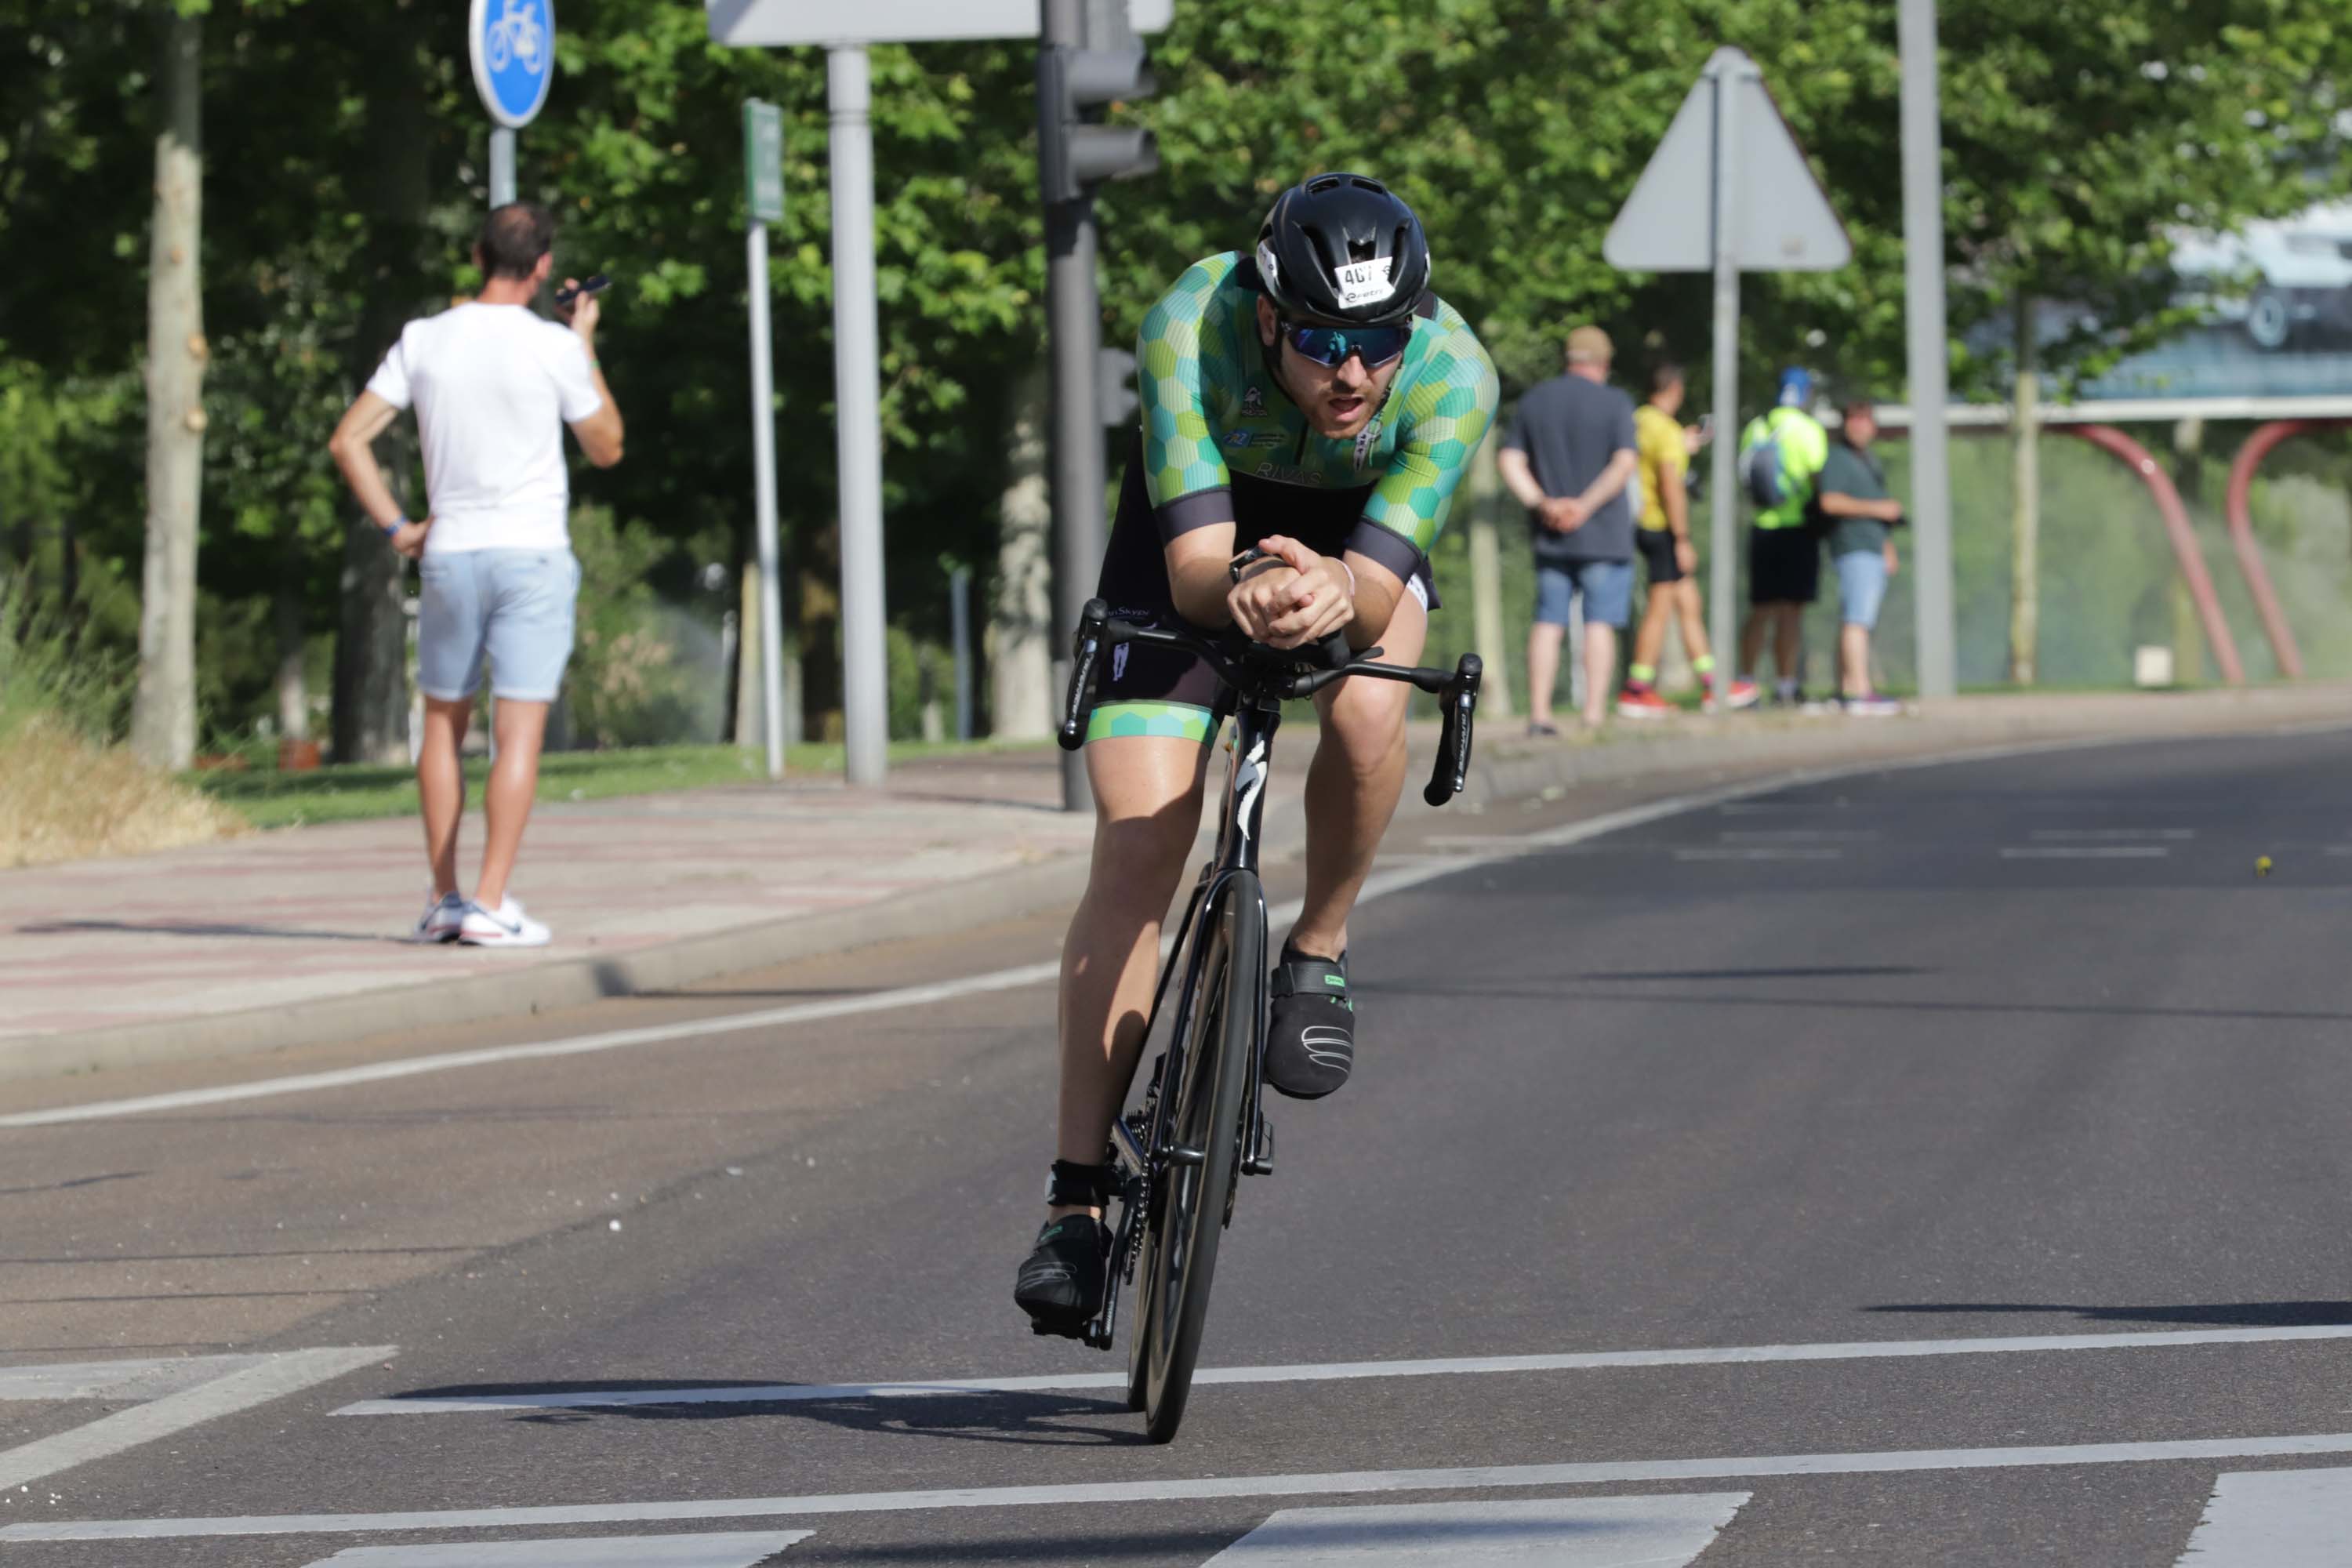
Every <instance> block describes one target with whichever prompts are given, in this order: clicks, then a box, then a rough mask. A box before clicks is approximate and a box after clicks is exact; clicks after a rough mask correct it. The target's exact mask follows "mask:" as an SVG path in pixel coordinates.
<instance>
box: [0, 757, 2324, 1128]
mask: <svg viewBox="0 0 2352 1568" xmlns="http://www.w3.org/2000/svg"><path fill="white" fill-rule="evenodd" d="M2343 727H2344V726H2342V725H2340V724H2334V723H2330V724H2326V725H2316V726H2307V727H2306V728H2307V729H2308V730H2309V731H2311V732H2313V733H2317V732H2320V731H2335V730H2337V729H2341V728H2343ZM2281 732H2283V733H2301V732H2303V731H2281ZM2146 740H2147V737H2146V736H2129V735H2125V736H2109V735H2095V736H2090V737H2087V738H2081V739H2075V740H2068V741H2039V742H2027V743H2023V744H2019V745H2005V746H1985V747H1980V748H1978V749H1976V750H1973V751H1965V752H1946V753H1944V754H1942V755H1940V756H1930V757H1906V758H1901V759H1898V760H1893V761H1878V762H1869V763H1849V764H1846V765H1843V766H1840V767H1831V768H1813V769H1801V770H1797V771H1795V772H1791V773H1781V774H1779V775H1777V776H1775V777H1771V778H1764V779H1753V780H1749V781H1748V782H1746V783H1742V784H1727V785H1726V786H1724V787H1723V788H1721V789H1714V790H1706V791H1702V792H1700V793H1698V794H1695V795H1674V796H1670V797H1668V798H1666V799H1664V800H1659V801H1654V802H1652V803H1651V804H1649V805H1640V806H1633V807H1631V808H1629V809H1627V810H1624V811H1612V812H1608V813H1604V814H1603V815H1601V816H1593V817H1587V818H1585V819H1584V820H1582V821H1580V822H1570V823H1564V824H1562V825H1561V826H1558V827H1553V828H1549V829H1546V830H1545V831H1543V832H1541V833H1530V834H1527V835H1524V836H1522V837H1517V838H1515V839H1513V840H1511V841H1510V845H1509V847H1507V848H1502V849H1498V850H1496V852H1495V853H1493V854H1490V855H1465V856H1463V857H1461V858H1449V859H1446V860H1444V861H1442V862H1437V863H1432V864H1429V865H1423V866H1410V867H1401V868H1396V869H1394V870H1391V871H1389V872H1385V873H1382V872H1378V871H1376V872H1374V873H1373V875H1372V876H1371V877H1370V879H1368V880H1367V881H1366V882H1365V884H1364V889H1363V891H1362V892H1360V894H1358V895H1357V898H1356V902H1357V903H1358V904H1359V905H1362V904H1366V903H1370V901H1371V900H1374V899H1380V898H1385V897H1387V896H1388V895H1390V894H1391V893H1399V892H1402V891H1404V890H1405V889H1409V888H1417V887H1419V886H1421V885H1422V884H1423V882H1428V881H1433V880H1434V879H1437V878H1439V877H1453V876H1460V875H1462V874H1463V873H1465V872H1467V871H1472V870H1475V869H1476V868H1479V867H1480V866H1485V865H1493V864H1496V863H1498V862H1500V861H1504V860H1510V859H1517V858H1520V857H1523V856H1526V855H1529V854H1534V853H1538V852H1540V851H1542V850H1546V849H1557V848H1561V847H1566V846H1568V845H1571V844H1581V843H1583V842H1584V841H1585V840H1586V839H1589V838H1599V837H1605V836H1606V835H1608V834H1612V833H1616V832H1620V831H1622V830H1623V829H1625V828H1628V827H1639V826H1643V824H1645V823H1652V822H1657V821H1661V820H1663V819H1664V818H1666V817H1670V816H1681V815H1683V814H1684V813H1685V812H1693V811H1705V810H1708V809H1711V808H1718V807H1719V808H1721V809H1723V810H1726V811H1733V810H1738V809H1740V807H1739V806H1738V805H1737V803H1738V802H1741V801H1746V800H1748V799H1749V798H1750V797H1752V796H1756V795H1776V794H1779V793H1780V791H1783V790H1790V789H1803V788H1806V787H1809V786H1811V785H1813V784H1827V783H1832V782H1834V781H1836V780H1839V779H1847V778H1861V777H1864V776H1871V775H1877V774H1885V773H1912V772H1916V771H1919V770H1922V769H1927V768H1939V767H1957V766H1961V765H1964V764H1967V763H1980V762H1992V761H1998V760H2000V759H2002V758H2009V757H2025V756H2038V755H2041V754H2043V753H2045V752H2074V751H2085V750H2089V749H2091V748H2094V747H2098V746H2113V745H2126V744H2131V743H2134V742H2144V741H2146ZM1756 809H1774V810H1779V809H1808V810H1810V809H1814V808H1813V807H1812V806H1811V805H1803V806H1801V807H1800V806H1797V805H1787V806H1782V805H1773V806H1770V807H1757V808H1756ZM1298 907H1299V906H1298V901H1297V900H1291V901H1290V902H1288V903H1286V904H1284V905H1283V906H1281V907H1280V908H1279V909H1276V910H1271V911H1269V913H1270V915H1271V917H1272V919H1273V920H1274V921H1276V923H1282V922H1286V921H1290V920H1294V919H1296V918H1297V911H1298ZM1060 972H1061V961H1060V960H1059V959H1058V958H1055V959H1051V960H1048V961H1046V962H1045V963H1026V964H1022V965H1020V966H1018V967H1016V968H1013V969H999V970H992V971H990V972H989V973H984V974H972V975H966V976H964V977H963V978H961V979H958V980H944V981H940V982H939V983H937V984H930V985H908V986H902V987H900V988H898V990H895V991H880V992H875V993H873V994H868V995H865V996H847V997H841V998H838V999H836V1000H834V1001H829V1002H804V1003H800V1004H797V1005H793V1006H789V1007H772V1008H768V1009H766V1010H764V1011H761V1012H755V1013H732V1014H729V1015H727V1016H723V1017H714V1018H697V1019H691V1020H688V1021H685V1022H680V1023H675V1024H657V1025H652V1026H647V1027H645V1028H639V1029H614V1030H610V1031H607V1032H604V1033H601V1034H594V1035H577V1036H573V1037H572V1038H570V1039H562V1040H542V1041H540V1042H538V1043H536V1044H533V1045H522V1046H492V1047H485V1048H483V1049H480V1050H471V1051H445V1052H442V1053H440V1054H438V1055H436V1056H428V1057H410V1058H403V1059H401V1060H397V1061H385V1062H373V1063H370V1064H368V1065H367V1066H364V1067H353V1068H337V1069H335V1070H333V1071H331V1072H314V1073H299V1074H296V1075H293V1076H291V1077H288V1078H274V1079H256V1080H254V1081H252V1082H247V1083H233V1084H222V1085H218V1086H216V1087H215V1088H211V1089H183V1090H180V1091H179V1092H177V1093H173V1094H151V1095H142V1096H140V1097H138V1098H136V1099H131V1100H95V1101H92V1102H90V1103H89V1104H86V1105H68V1106H59V1107H56V1108H54V1109H51V1110H21V1111H16V1112H13V1113H10V1114H7V1115H0V1128H11V1127H55V1126H59V1125H63V1124H66V1123H69V1122H75V1121H108V1120H111V1119H113V1118H115V1117H121V1116H142V1115H146V1114H148V1113H150V1112H153V1111H159V1110H194V1109H197V1108H199V1107H203V1106H207V1105H224V1104H228V1103H232V1102H234V1101H236V1100H266V1099H271V1098H274V1097H276V1096H278V1095H284V1094H305V1093H310V1092H314V1091H317V1090H320V1089H348V1088H351V1087H352V1086H354V1085H358V1084H365V1083H382V1082H383V1081H385V1080H387V1079H400V1078H415V1077H417V1076H419V1075H421V1074H425V1073H436V1072H449V1071H454V1070H456V1069H458V1068H475V1067H490V1066H494V1065H496V1064H498V1063H501V1062H516V1061H532V1060H538V1059H543V1058H554V1057H572V1056H584V1055H588V1054H590V1053H593V1052H597V1051H614V1050H624V1049H627V1048H629V1047H635V1046H651V1045H662V1044H666V1043H667V1042H668V1041H671V1040H688V1039H701V1038H709V1037H713V1036H718V1035H734V1034H741V1033H744V1032H745V1031H748V1030H752V1029H772V1028H777V1027H781V1026H784V1025H788V1024H805V1023H813V1022H814V1021H816V1020H818V1019H822V1018H842V1017H848V1016H854V1015H856V1014H860V1013H883V1012H890V1011H893V1010H895V1009H898V1008H901V1007H918V1006H921V1005H924V1004H926V1003H930V1002H948V1001H953V1000H954V999H956V998H957V997H960V996H973V995H979V994H982V993H985V992H991V991H1010V990H1014V989H1017V988H1018V987H1021V986H1024V985H1034V984H1041V983H1043V982H1045V981H1048V980H1051V979H1053V978H1055V976H1056V975H1057V974H1059V973H1060Z"/></svg>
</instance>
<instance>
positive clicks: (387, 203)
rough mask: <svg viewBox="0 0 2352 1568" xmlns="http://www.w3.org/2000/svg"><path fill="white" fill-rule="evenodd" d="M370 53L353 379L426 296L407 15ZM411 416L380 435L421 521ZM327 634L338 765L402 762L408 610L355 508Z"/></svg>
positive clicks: (386, 28)
mask: <svg viewBox="0 0 2352 1568" xmlns="http://www.w3.org/2000/svg"><path fill="white" fill-rule="evenodd" d="M385 15H386V17H387V18H388V20H387V21H386V22H385V23H384V24H383V26H382V29H381V30H380V31H379V34H378V37H379V41H380V42H381V43H382V45H383V48H382V49H381V50H380V51H379V56H378V58H380V60H381V61H382V62H383V66H384V69H383V71H382V72H381V73H380V74H379V75H378V76H377V79H376V80H375V81H374V82H373V83H372V84H370V90H369V93H368V99H367V106H368V107H367V135H368V137H369V139H370V141H371V142H373V145H374V147H375V149H376V152H377V154H378V156H379V159H380V162H379V163H378V165H377V172H378V179H377V182H376V185H375V191H374V196H375V200H374V205H373V211H372V212H370V213H369V215H368V217H369V240H368V245H367V248H366V251H365V253H364V261H363V267H362V279H364V288H365V289H366V293H367V300H368V305H367V309H366V310H365V311H364V312H363V313H362V317H361V321H360V328H359V335H358V337H357V339H356V340H355V341H354V342H352V347H351V353H350V357H349V361H348V368H349V372H350V375H351V379H352V384H353V385H354V386H358V385H363V384H365V383H366V381H367V378H368V377H369V376H371V375H373V374H375V368H376V365H377V364H378V363H380V362H381V361H382V360H383V355H384V352H385V351H386V350H387V349H389V348H391V346H392V345H393V343H394V342H395V341H397V340H398V338H399V336H400V330H401V328H402V326H403V325H404V324H405V323H406V322H407V321H408V319H409V318H410V317H411V316H412V315H414V314H416V313H418V309H419V307H421V306H424V305H425V304H426V300H425V298H424V297H423V292H422V289H423V285H424V283H425V277H426V274H425V270H424V258H425V242H426V239H427V235H426V230H425V225H426V222H427V220H428V218H429V217H430V216H431V205H432V198H433V191H432V168H431V165H430V163H428V159H429V157H430V154H431V150H432V144H433V143H432V126H431V124H430V122H429V120H428V117H427V113H426V105H425V99H424V96H423V89H422V88H421V86H420V85H419V84H420V83H421V82H422V81H423V79H424V70H423V65H422V62H421V61H419V60H418V59H417V58H416V48H415V42H414V40H413V37H409V36H408V29H410V28H412V27H413V26H414V22H413V19H412V18H411V17H409V16H407V15H406V14H405V13H404V12H403V13H394V12H391V11H387V12H386V13H385ZM413 428H414V426H413V425H412V422H411V420H410V419H409V418H408V417H407V416H403V417H401V418H399V419H396V420H394V422H393V425H392V427H391V428H390V429H389V430H387V431H385V432H384V435H383V439H382V440H381V441H379V442H378V443H377V447H376V456H377V458H378V459H379V460H380V461H381V462H382V463H383V471H384V478H385V479H388V480H389V481H390V482H391V485H392V493H393V494H394V496H396V497H398V498H399V500H400V502H401V505H402V507H403V508H404V510H407V511H408V512H409V514H410V515H411V516H414V517H419V518H421V517H423V516H424V515H425V513H424V508H425V497H423V496H421V495H418V494H415V493H413V492H414V489H415V486H414V482H413V476H414V473H415V467H416V447H415V437H414V435H413V434H412V431H413ZM339 575H340V581H341V595H340V604H339V616H338V621H337V626H336V635H335V674H334V710H333V731H332V733H333V742H334V752H335V761H337V762H339V763H405V762H406V761H408V717H409V711H408V710H409V700H408V616H407V613H406V611H405V610H404V607H403V600H404V597H405V590H406V586H407V574H406V572H405V570H404V565H403V563H402V561H401V558H400V557H399V556H397V555H395V554H394V553H393V552H392V551H390V550H389V549H387V548H385V546H384V542H383V534H382V533H380V532H379V531H377V530H376V528H375V525H374V524H373V522H371V521H369V520H368V519H366V518H365V517H362V516H358V515H356V514H355V515H354V516H353V517H352V520H351V521H350V523H349V525H348V526H347V527H346V528H345V529H344V531H343V549H342V571H341V574H339Z"/></svg>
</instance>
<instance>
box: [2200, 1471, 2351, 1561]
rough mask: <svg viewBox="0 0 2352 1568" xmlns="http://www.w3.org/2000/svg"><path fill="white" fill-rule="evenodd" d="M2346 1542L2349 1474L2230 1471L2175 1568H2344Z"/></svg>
mask: <svg viewBox="0 0 2352 1568" xmlns="http://www.w3.org/2000/svg"><path fill="white" fill-rule="evenodd" d="M2346 1542H2352V1470H2232V1471H2231V1472H2230V1473H2228V1474H2227V1475H2224V1476H2223V1477H2221V1479H2220V1480H2218V1481H2216V1482H2215V1483H2214V1485H2213V1498H2212V1500H2211V1501H2210V1502H2208V1503H2207V1504H2206V1505H2205V1518H2204V1521H2203V1522H2201V1523H2200V1524H2199V1525H2198V1527H2197V1530H2196V1532H2195V1533H2194V1534H2192V1535H2190V1536H2189V1549H2188V1550H2187V1551H2186V1552H2182V1553H2181V1554H2180V1561H2179V1568H2343V1565H2344V1563H2346V1561H2347V1559H2352V1551H2347V1546H2346Z"/></svg>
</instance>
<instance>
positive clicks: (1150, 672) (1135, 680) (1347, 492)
mask: <svg viewBox="0 0 2352 1568" xmlns="http://www.w3.org/2000/svg"><path fill="white" fill-rule="evenodd" d="M1232 483H1233V498H1234V550H1235V551H1237V552H1238V551H1242V550H1246V549H1248V548H1249V547H1250V546H1251V545H1254V544H1255V543H1257V542H1259V541H1260V540H1262V539H1264V538H1265V537H1266V536H1267V535H1269V534H1276V533H1279V534H1285V535H1287V536H1288V537H1290V538H1292V539H1296V540H1297V541H1298V542H1300V543H1302V544H1304V545H1306V546H1307V548H1308V549H1310V550H1314V551H1317V552H1320V553H1322V554H1326V555H1337V554H1339V552H1341V551H1342V550H1344V549H1345V548H1346V546H1347V541H1348V536H1349V534H1350V533H1352V532H1354V531H1355V528H1356V524H1357V523H1358V522H1359V521H1361V520H1362V518H1363V515H1364V500H1365V498H1367V497H1368V496H1370V494H1371V493H1372V488H1373V487H1372V486H1370V485H1362V486H1350V487H1349V488H1348V489H1340V490H1328V489H1314V488H1311V487H1309V486H1305V485H1278V484H1273V483H1270V482H1268V481H1267V480H1265V479H1255V478H1252V477H1251V476H1249V475H1246V474H1235V475H1234V476H1233V480H1232ZM1406 586H1407V588H1408V589H1409V590H1410V591H1411V592H1412V595H1413V596H1414V597H1415V598H1417V599H1419V600H1420V601H1421V602H1422V603H1423V605H1425V606H1426V607H1428V608H1430V609H1435V608H1436V607H1437V590H1436V588H1435V586H1434V585H1433V584H1432V583H1431V582H1430V577H1429V562H1428V561H1427V560H1426V559H1425V558H1424V559H1423V561H1422V562H1421V563H1420V564H1419V565H1417V566H1416V567H1415V568H1414V569H1413V574H1412V580H1411V581H1410V582H1409V583H1408V584H1406ZM1095 592H1096V594H1097V595H1099V596H1100V597H1101V598H1102V600H1103V602H1104V603H1105V604H1108V605H1109V606H1110V610H1111V614H1112V615H1114V616H1118V617H1119V618H1120V619H1122V620H1130V621H1143V622H1146V623H1149V624H1150V625H1153V626H1176V625H1181V624H1182V619H1181V616H1178V615H1177V614H1176V601H1175V598H1174V596H1173V595H1172V594H1171V592H1170V590H1169V586H1168V553H1167V546H1166V545H1165V544H1164V543H1163V542H1161V540H1160V524H1159V522H1158V521H1157V520H1156V519H1155V518H1154V517H1153V515H1152V507H1151V497H1150V492H1149V491H1148V490H1146V489H1145V488H1144V482H1143V433H1142V431H1141V430H1140V429H1138V430H1137V431H1136V432H1135V434H1134V436H1133V437H1132V438H1131V439H1130V440H1129V443H1128V450H1127V474H1126V477H1125V478H1124V479H1122V480H1121V481H1120V483H1119V487H1118V512H1117V514H1116V515H1115V516H1114V518H1113V520H1112V521H1111V527H1110V543H1109V545H1108V548H1107V549H1106V550H1105V551H1104V552H1103V564H1102V578H1101V580H1100V582H1099V583H1098V584H1097V585H1096V588H1095ZM1217 691H1218V685H1217V677H1216V672H1215V671H1213V670H1212V669H1211V668H1209V667H1208V666H1207V665H1206V664H1205V663H1203V662H1202V660H1201V659H1199V658H1196V657H1194V656H1193V655H1192V654H1189V653H1186V652H1184V651H1182V650H1181V649H1180V648H1172V647H1151V646H1149V645H1147V644H1142V643H1120V644H1119V645H1118V647H1114V648H1112V649H1111V652H1110V664H1109V666H1108V668H1105V669H1104V670H1103V672H1102V676H1101V679H1100V682H1099V684H1098V685H1097V689H1096V698H1095V713H1094V721H1093V722H1092V723H1090V724H1088V725H1087V740H1088V741H1090V742H1092V741H1100V740H1105V739H1108V738H1110V737H1113V736H1120V735H1168V736H1174V737H1179V738H1181V739H1186V740H1194V741H1201V742H1206V741H1208V740H1209V739H1210V738H1211V736H1212V733H1213V728H1212V725H1211V711H1210V710H1212V709H1213V707H1214V706H1215V705H1216V700H1217Z"/></svg>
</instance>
